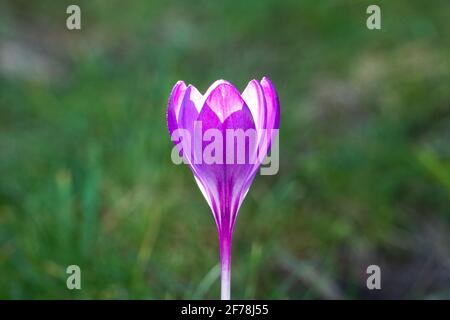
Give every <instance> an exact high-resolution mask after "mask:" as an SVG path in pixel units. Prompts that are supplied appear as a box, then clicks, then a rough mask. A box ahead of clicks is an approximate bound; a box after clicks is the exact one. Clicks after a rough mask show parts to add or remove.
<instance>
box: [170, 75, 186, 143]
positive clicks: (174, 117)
mask: <svg viewBox="0 0 450 320" xmlns="http://www.w3.org/2000/svg"><path fill="white" fill-rule="evenodd" d="M185 92H186V84H185V83H184V81H178V82H177V83H176V84H175V86H174V87H173V89H172V93H171V94H170V97H169V103H168V108H167V127H168V128H169V133H170V135H172V133H173V131H174V130H176V129H177V128H178V114H179V112H180V107H181V103H182V102H183V98H184V94H185Z"/></svg>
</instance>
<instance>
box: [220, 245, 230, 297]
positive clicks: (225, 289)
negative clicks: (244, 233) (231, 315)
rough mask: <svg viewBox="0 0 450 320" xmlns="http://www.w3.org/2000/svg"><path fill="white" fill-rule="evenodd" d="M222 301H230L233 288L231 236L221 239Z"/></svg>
mask: <svg viewBox="0 0 450 320" xmlns="http://www.w3.org/2000/svg"><path fill="white" fill-rule="evenodd" d="M220 278H221V287H220V289H221V299H222V300H230V287H231V236H229V237H228V236H224V237H222V238H221V239H220Z"/></svg>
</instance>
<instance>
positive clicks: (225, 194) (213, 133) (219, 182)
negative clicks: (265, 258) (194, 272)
mask: <svg viewBox="0 0 450 320" xmlns="http://www.w3.org/2000/svg"><path fill="white" fill-rule="evenodd" d="M279 115H280V107H279V102H278V96H277V93H276V91H275V88H274V86H273V85H272V83H271V82H270V80H269V79H268V78H266V77H264V78H263V79H262V80H261V81H260V82H259V81H257V80H252V81H250V82H249V83H248V85H247V87H246V89H245V90H244V91H243V92H242V94H241V93H239V91H238V90H237V89H236V88H235V87H234V86H233V85H232V84H231V83H229V82H227V81H225V80H218V81H216V82H214V83H213V84H212V85H211V86H210V87H209V89H208V90H207V91H206V93H205V94H204V95H202V94H200V93H199V91H198V90H197V89H196V88H195V87H194V86H192V85H189V86H186V84H185V83H184V82H183V81H178V82H177V83H176V85H175V86H174V88H173V89H172V93H171V95H170V98H169V105H168V112H167V122H168V128H169V132H170V134H171V137H172V140H173V141H174V142H175V143H176V146H177V153H180V154H181V155H182V157H183V161H184V162H185V163H187V164H188V165H189V167H190V168H191V170H192V172H193V174H194V178H195V180H196V182H197V184H198V186H199V188H200V190H201V192H202V193H203V196H204V197H205V199H206V201H207V202H208V204H209V206H210V207H211V210H212V213H213V215H214V220H215V222H216V226H217V231H218V234H219V241H220V263H221V297H222V299H230V268H231V243H232V234H233V229H234V225H235V222H236V217H237V214H238V210H239V207H240V206H241V204H242V201H243V200H244V198H245V196H246V194H247V192H248V190H249V188H250V185H251V183H252V181H253V179H254V177H255V175H256V172H257V171H258V168H259V166H260V164H261V162H262V161H263V159H264V157H265V156H266V154H267V152H268V150H269V149H270V146H271V144H272V141H273V139H274V138H275V135H276V134H277V133H278V128H279ZM239 139H240V141H238V143H235V142H236V140H239Z"/></svg>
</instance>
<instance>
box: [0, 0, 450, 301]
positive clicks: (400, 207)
mask: <svg viewBox="0 0 450 320" xmlns="http://www.w3.org/2000/svg"><path fill="white" fill-rule="evenodd" d="M69 4H78V5H79V6H80V7H81V24H82V30H79V31H69V30H67V29H66V18H67V17H68V15H67V14H66V8H67V6H68V5H69ZM370 4H378V5H379V6H380V7H381V17H382V29H381V30H378V31H376V30H375V31H371V30H368V29H367V28H366V19H367V17H368V14H366V8H367V6H368V5H370ZM449 57H450V3H449V2H448V1H446V0H442V1H440V0H436V1H419V0H417V1H406V0H400V1H349V0H348V1H313V0H308V1H296V0H295V1H294V0H292V1H290V0H286V1H269V0H246V1H209V0H208V1H159V2H156V1H126V2H124V1H118V0H114V1H106V0H93V1H88V0H85V1H50V0H40V1H25V0H19V1H17V0H14V1H13V0H10V1H2V2H1V3H0V298H4V299H28V298H43V299H55V298H61V299H73V298H76V299H116V298H118V299H131V298H138V299H172V298H211V299H215V298H218V297H219V281H218V277H219V269H218V259H219V250H218V239H217V235H216V230H215V225H214V221H213V217H212V214H211V213H210V210H209V207H208V205H207V203H206V201H205V200H204V199H203V197H202V195H201V193H200V191H199V190H198V188H197V186H196V185H195V182H194V179H193V177H192V174H191V172H190V170H189V169H188V168H187V167H186V166H176V165H174V164H172V162H171V160H170V152H171V149H172V142H171V141H170V137H169V135H168V132H167V128H166V107H167V99H168V96H169V93H170V90H171V88H172V86H173V85H174V84H175V82H176V81H177V80H180V79H182V80H184V81H186V82H187V83H192V84H194V85H196V86H197V88H199V89H200V90H201V91H205V90H206V89H207V87H208V86H209V85H210V84H211V83H212V82H213V81H215V80H216V79H221V78H223V79H227V80H229V81H231V82H232V83H234V84H235V85H236V86H237V87H238V88H240V89H241V90H243V89H244V88H245V86H246V84H247V82H248V81H249V80H250V79H253V78H258V79H260V78H261V77H262V76H264V75H268V76H269V77H270V78H271V79H272V81H273V83H274V84H275V86H276V87H277V89H278V93H279V96H280V101H281V132H280V153H281V155H280V160H281V165H280V171H279V173H278V175H276V176H259V175H258V176H257V177H256V179H255V181H254V183H253V186H252V188H251V190H250V192H249V193H248V196H247V198H246V200H245V202H244V204H243V206H242V208H241V210H240V215H239V218H238V221H237V224H236V229H235V234H234V243H233V260H232V297H233V298H236V299H238V298H240V299H252V298H266V299H316V298H320V299H328V298H350V299H352V298H437V299H440V298H450V234H449V230H450V200H449V197H450V143H449V141H450V59H449ZM71 264H77V265H79V266H80V267H81V273H82V282H81V283H82V289H81V290H72V291H70V290H68V289H67V288H66V278H67V276H68V275H67V274H66V273H65V270H66V267H67V266H68V265H71ZM371 264H377V265H379V266H380V267H381V271H382V278H381V279H382V290H379V291H377V290H372V291H370V290H368V289H367V288H366V279H367V276H368V275H367V274H366V268H367V266H369V265H371Z"/></svg>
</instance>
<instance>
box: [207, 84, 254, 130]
mask: <svg viewBox="0 0 450 320" xmlns="http://www.w3.org/2000/svg"><path fill="white" fill-rule="evenodd" d="M205 96H206V95H205ZM244 104H245V102H244V100H242V97H241V95H240V93H239V91H238V90H237V89H236V88H235V87H234V86H233V85H232V84H231V83H227V82H223V83H220V84H219V85H217V86H216V87H215V88H214V89H212V90H211V92H210V93H209V94H208V95H207V98H206V100H205V105H208V106H209V108H210V109H211V110H212V111H213V112H214V113H215V114H216V115H217V117H218V118H219V120H220V122H222V123H223V122H224V121H225V119H226V118H228V117H229V116H230V115H231V114H232V113H233V112H236V111H239V110H241V109H242V107H243V106H244Z"/></svg>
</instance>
